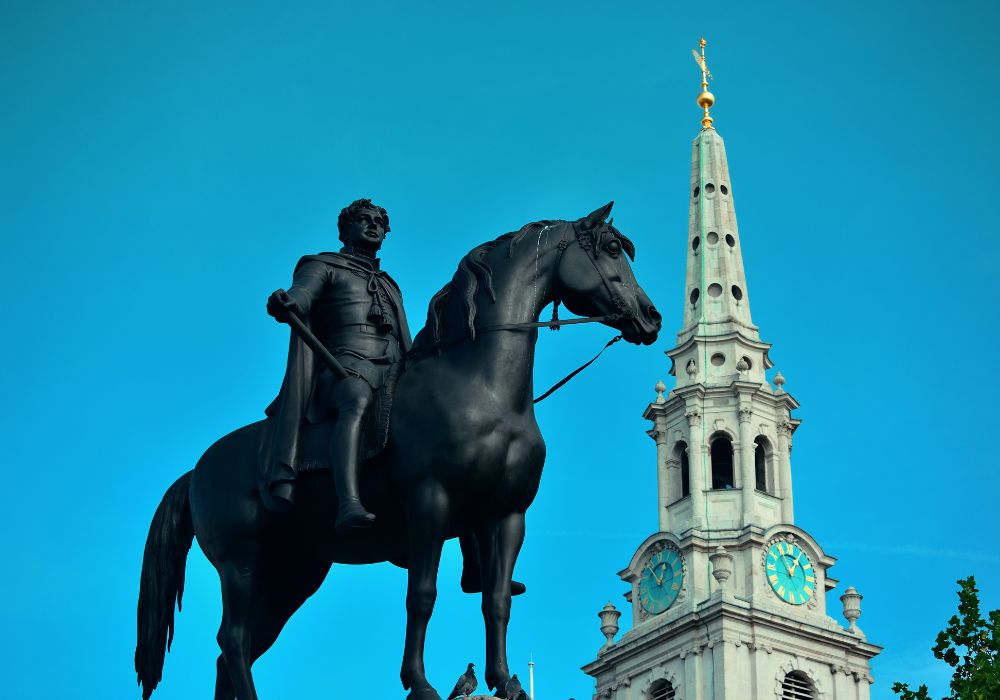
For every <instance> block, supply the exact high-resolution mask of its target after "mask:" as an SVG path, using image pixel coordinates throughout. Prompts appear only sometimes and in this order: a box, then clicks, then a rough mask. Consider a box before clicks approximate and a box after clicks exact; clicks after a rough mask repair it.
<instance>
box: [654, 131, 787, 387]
mask: <svg viewBox="0 0 1000 700" xmlns="http://www.w3.org/2000/svg"><path fill="white" fill-rule="evenodd" d="M689 195H690V208H689V214H688V236H687V275H686V281H685V286H684V323H683V326H682V327H681V330H680V332H679V333H678V335H677V347H676V348H674V349H673V350H671V351H669V352H668V353H667V354H668V355H669V356H670V357H671V358H672V359H673V360H674V363H675V364H674V369H673V370H672V374H674V375H675V376H676V377H677V386H678V387H682V386H686V385H688V384H692V383H701V384H705V385H719V384H726V385H728V384H730V383H731V382H732V381H733V380H734V379H741V380H743V381H751V382H756V383H758V384H761V383H763V382H764V381H765V380H764V370H766V369H768V368H770V367H771V361H770V360H769V359H768V357H767V351H768V349H769V347H770V346H769V345H767V344H765V343H762V342H761V341H760V335H759V333H758V331H757V326H755V325H754V324H753V319H752V318H751V317H750V297H749V293H748V291H747V279H746V273H745V272H744V271H743V254H742V247H741V241H740V232H739V227H738V226H737V224H736V207H735V205H734V203H733V186H732V181H731V180H730V177H729V163H728V161H727V160H726V146H725V143H724V142H723V140H722V137H721V136H719V134H718V132H717V131H716V130H715V129H714V128H705V129H702V131H701V133H699V134H698V137H697V138H696V139H695V140H694V143H693V144H692V148H691V188H690V192H689ZM692 363H693V365H692ZM678 368H679V369H680V370H681V371H678ZM692 369H693V370H694V372H693V373H692V371H691V370H692Z"/></svg>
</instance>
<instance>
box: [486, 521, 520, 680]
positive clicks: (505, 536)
mask: <svg viewBox="0 0 1000 700" xmlns="http://www.w3.org/2000/svg"><path fill="white" fill-rule="evenodd" d="M523 543H524V513H512V514H510V515H508V516H506V517H505V518H503V519H501V520H499V521H498V522H496V523H495V524H494V525H493V527H492V528H484V529H482V530H480V531H479V557H480V562H481V567H482V577H483V584H484V585H483V619H484V620H485V621H486V673H485V677H486V683H487V685H489V687H490V688H496V690H497V693H496V695H497V697H500V698H505V697H507V696H506V693H505V691H504V686H506V685H507V681H509V680H510V666H509V665H508V663H507V625H508V623H509V622H510V579H511V575H512V574H513V573H514V562H516V561H517V555H518V553H519V552H520V551H521V545H522V544H523Z"/></svg>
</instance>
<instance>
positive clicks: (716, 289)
mask: <svg viewBox="0 0 1000 700" xmlns="http://www.w3.org/2000/svg"><path fill="white" fill-rule="evenodd" d="M721 295H722V285H721V284H718V283H717V282H713V283H712V284H710V285H708V296H710V297H719V296H721Z"/></svg>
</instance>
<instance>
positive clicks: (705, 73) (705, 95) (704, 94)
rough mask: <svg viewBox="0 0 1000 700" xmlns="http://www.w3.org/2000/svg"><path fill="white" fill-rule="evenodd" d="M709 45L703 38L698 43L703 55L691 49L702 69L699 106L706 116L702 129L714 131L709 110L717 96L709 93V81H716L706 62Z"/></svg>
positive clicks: (703, 119) (703, 118)
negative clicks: (706, 51) (706, 46)
mask: <svg viewBox="0 0 1000 700" xmlns="http://www.w3.org/2000/svg"><path fill="white" fill-rule="evenodd" d="M707 43H708V42H706V41H705V38H704V37H702V38H701V40H700V41H699V42H698V45H699V46H701V53H698V49H691V53H692V54H693V55H694V62H695V63H697V64H698V67H699V68H701V94H700V95H698V106H699V107H701V108H702V109H704V110H705V116H704V117H702V119H701V128H702V129H714V128H715V127H713V126H712V117H711V116H709V114H708V108H709V107H711V106H712V105H714V104H715V95H713V94H712V93H710V92H709V91H708V81H709V80H715V78H713V77H712V73H711V72H710V71H709V70H708V63H706V61H705V45H706V44H707Z"/></svg>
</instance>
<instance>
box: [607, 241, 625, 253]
mask: <svg viewBox="0 0 1000 700" xmlns="http://www.w3.org/2000/svg"><path fill="white" fill-rule="evenodd" d="M604 250H606V251H608V252H609V253H611V254H612V255H618V254H619V253H620V252H622V244H621V242H619V241H618V239H617V238H612V239H611V240H610V241H608V243H607V245H605V246H604Z"/></svg>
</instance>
